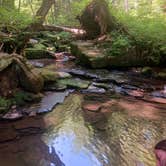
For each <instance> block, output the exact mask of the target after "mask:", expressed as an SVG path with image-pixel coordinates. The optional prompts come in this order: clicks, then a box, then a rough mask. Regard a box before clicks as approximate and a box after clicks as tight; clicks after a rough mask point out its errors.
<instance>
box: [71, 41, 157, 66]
mask: <svg viewBox="0 0 166 166" xmlns="http://www.w3.org/2000/svg"><path fill="white" fill-rule="evenodd" d="M110 48H111V43H110ZM71 52H72V55H74V56H76V59H77V61H78V62H79V63H80V64H82V65H88V66H90V67H92V68H106V67H136V66H146V65H152V63H153V62H150V63H149V62H148V59H146V57H140V56H137V55H136V51H135V50H134V49H131V50H130V49H129V50H128V51H127V52H126V53H125V54H122V55H119V54H117V55H114V56H112V55H111V54H110V55H106V53H105V51H104V48H99V47H97V46H96V44H95V43H94V42H93V41H75V42H72V43H71ZM154 65H155V64H154Z"/></svg>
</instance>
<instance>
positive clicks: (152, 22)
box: [112, 9, 166, 63]
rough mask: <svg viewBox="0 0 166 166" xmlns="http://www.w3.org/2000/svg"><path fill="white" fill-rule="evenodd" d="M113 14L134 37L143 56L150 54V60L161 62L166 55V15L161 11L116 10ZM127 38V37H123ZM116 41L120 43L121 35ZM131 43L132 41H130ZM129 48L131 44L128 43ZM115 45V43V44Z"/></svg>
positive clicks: (135, 43)
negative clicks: (132, 11)
mask: <svg viewBox="0 0 166 166" xmlns="http://www.w3.org/2000/svg"><path fill="white" fill-rule="evenodd" d="M112 11H113V14H114V15H115V17H116V18H117V20H118V22H120V23H121V24H122V25H123V26H124V27H125V28H126V29H127V30H128V32H129V34H130V35H131V36H132V37H133V38H134V43H132V44H134V45H136V46H138V47H139V49H140V50H142V51H141V52H142V53H141V56H148V58H149V60H151V61H154V62H155V63H159V61H160V60H161V59H162V58H164V57H165V56H166V17H165V15H164V14H161V13H151V14H145V15H143V14H135V13H134V14H133V13H125V12H124V11H122V10H121V11H120V10H119V11H117V10H116V11H115V10H114V9H112ZM122 38H123V40H124V41H125V42H124V43H126V41H127V42H128V40H126V37H122ZM116 40H117V41H116V43H117V42H118V43H120V42H121V41H119V37H117V39H116ZM129 43H130V42H129ZM126 46H127V47H128V48H129V47H130V45H128V44H126ZM113 47H114V44H113Z"/></svg>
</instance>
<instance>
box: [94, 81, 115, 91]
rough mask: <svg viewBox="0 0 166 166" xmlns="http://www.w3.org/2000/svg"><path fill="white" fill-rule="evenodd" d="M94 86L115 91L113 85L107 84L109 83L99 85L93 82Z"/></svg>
mask: <svg viewBox="0 0 166 166" xmlns="http://www.w3.org/2000/svg"><path fill="white" fill-rule="evenodd" d="M92 85H94V86H96V87H99V88H104V89H107V90H108V89H113V87H114V86H113V84H107V83H97V82H93V83H92Z"/></svg>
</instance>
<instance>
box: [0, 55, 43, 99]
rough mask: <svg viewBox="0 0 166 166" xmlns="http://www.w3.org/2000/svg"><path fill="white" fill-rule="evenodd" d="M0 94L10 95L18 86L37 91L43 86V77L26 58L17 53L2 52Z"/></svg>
mask: <svg viewBox="0 0 166 166" xmlns="http://www.w3.org/2000/svg"><path fill="white" fill-rule="evenodd" d="M0 82H1V86H0V95H1V96H5V97H7V96H10V95H12V94H13V93H14V91H15V89H17V88H18V87H21V88H23V89H24V90H27V91H30V92H34V93H37V92H39V91H41V90H42V88H43V84H44V81H43V77H42V76H41V74H40V73H39V72H37V70H35V68H34V67H32V66H31V65H30V64H29V63H28V62H27V61H26V59H24V58H23V57H22V56H19V55H17V54H12V55H9V54H4V53H1V54H0Z"/></svg>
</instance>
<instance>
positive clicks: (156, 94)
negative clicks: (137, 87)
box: [152, 90, 166, 98]
mask: <svg viewBox="0 0 166 166" xmlns="http://www.w3.org/2000/svg"><path fill="white" fill-rule="evenodd" d="M152 96H154V97H161V98H166V90H163V91H155V92H152Z"/></svg>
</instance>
